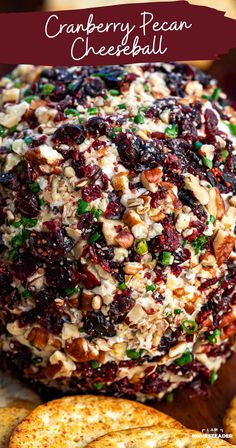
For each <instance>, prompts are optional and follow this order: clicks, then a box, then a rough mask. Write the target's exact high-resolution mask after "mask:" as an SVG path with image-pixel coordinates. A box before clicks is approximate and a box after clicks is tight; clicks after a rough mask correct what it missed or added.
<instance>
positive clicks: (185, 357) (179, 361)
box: [175, 349, 193, 367]
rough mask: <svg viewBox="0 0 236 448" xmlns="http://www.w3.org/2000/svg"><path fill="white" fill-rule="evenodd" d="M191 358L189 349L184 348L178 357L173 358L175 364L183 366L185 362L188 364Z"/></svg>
mask: <svg viewBox="0 0 236 448" xmlns="http://www.w3.org/2000/svg"><path fill="white" fill-rule="evenodd" d="M192 360H193V356H192V354H191V353H190V351H189V349H187V350H185V352H184V354H183V355H182V356H181V357H180V358H177V359H176V360H175V364H177V366H180V367H182V366H185V365H186V364H190V363H191V362H192Z"/></svg>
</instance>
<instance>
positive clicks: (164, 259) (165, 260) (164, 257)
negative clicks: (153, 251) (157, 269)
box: [159, 250, 171, 266]
mask: <svg viewBox="0 0 236 448" xmlns="http://www.w3.org/2000/svg"><path fill="white" fill-rule="evenodd" d="M159 262H160V263H161V264H163V265H164V266H169V265H170V264H171V252H167V251H165V250H164V251H163V252H161V253H160V255H159Z"/></svg>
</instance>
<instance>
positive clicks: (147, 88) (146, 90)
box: [144, 84, 150, 92]
mask: <svg viewBox="0 0 236 448" xmlns="http://www.w3.org/2000/svg"><path fill="white" fill-rule="evenodd" d="M149 90H150V89H149V85H148V84H144V92H149Z"/></svg>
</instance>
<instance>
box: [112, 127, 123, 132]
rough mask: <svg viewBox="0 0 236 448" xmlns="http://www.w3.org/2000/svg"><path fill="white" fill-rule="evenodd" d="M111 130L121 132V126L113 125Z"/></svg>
mask: <svg viewBox="0 0 236 448" xmlns="http://www.w3.org/2000/svg"><path fill="white" fill-rule="evenodd" d="M112 130H113V131H114V132H122V128H121V127H120V126H115V127H114V128H112Z"/></svg>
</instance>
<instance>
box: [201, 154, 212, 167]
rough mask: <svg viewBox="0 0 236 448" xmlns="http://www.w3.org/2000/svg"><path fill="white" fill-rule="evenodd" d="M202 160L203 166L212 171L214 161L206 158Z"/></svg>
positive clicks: (203, 157)
mask: <svg viewBox="0 0 236 448" xmlns="http://www.w3.org/2000/svg"><path fill="white" fill-rule="evenodd" d="M201 159H202V163H203V165H205V166H206V167H207V168H209V169H211V168H212V167H213V162H212V160H210V159H208V158H207V157H205V156H201Z"/></svg>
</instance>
